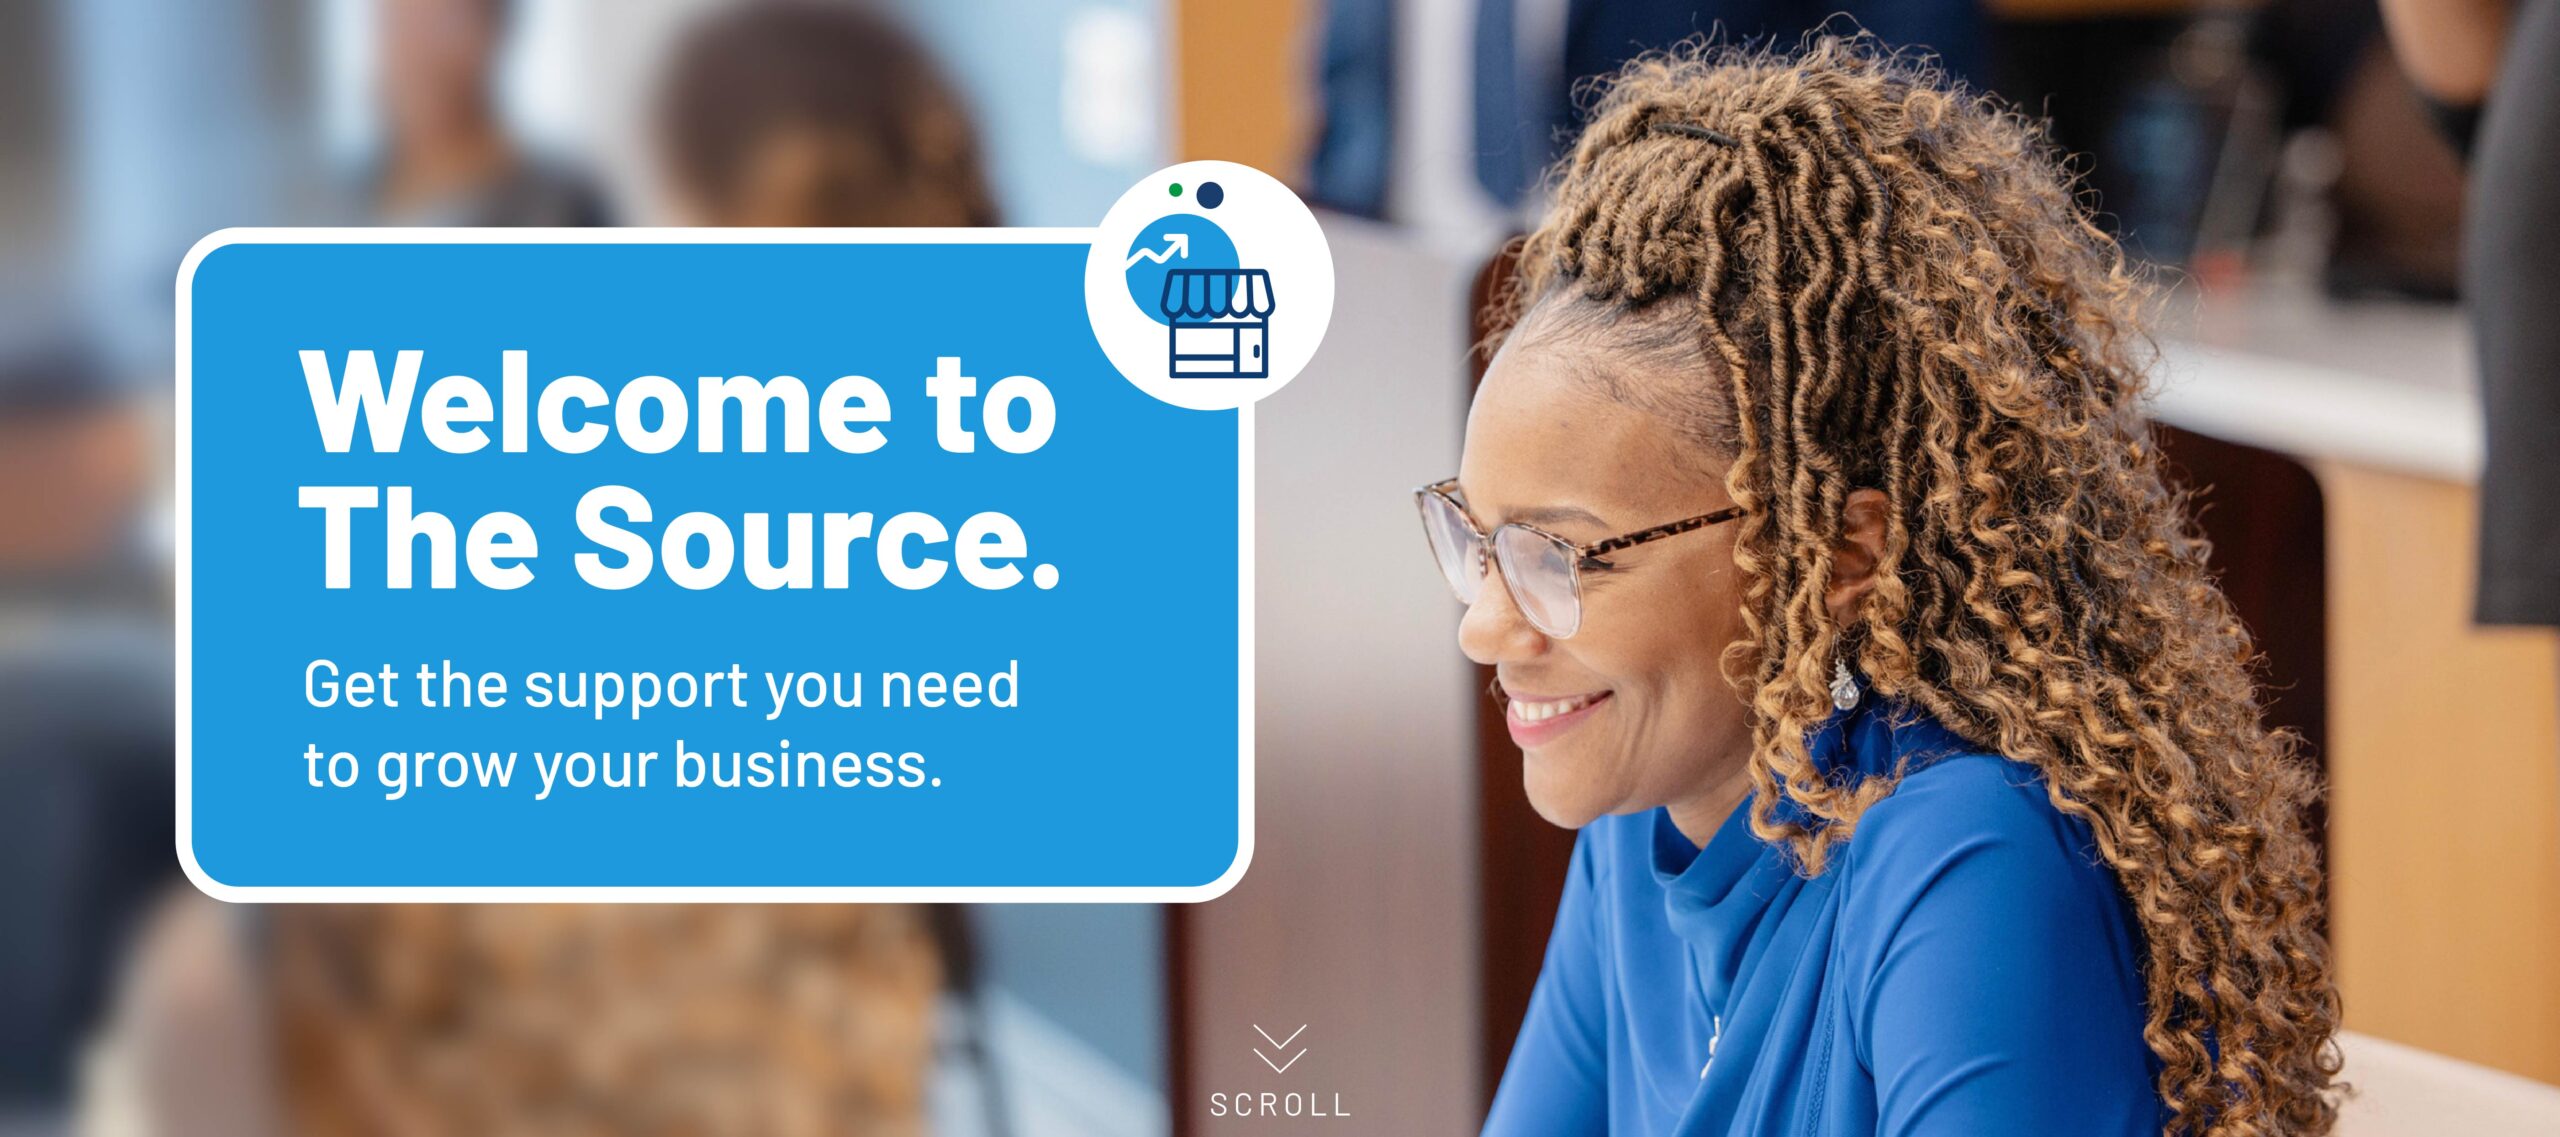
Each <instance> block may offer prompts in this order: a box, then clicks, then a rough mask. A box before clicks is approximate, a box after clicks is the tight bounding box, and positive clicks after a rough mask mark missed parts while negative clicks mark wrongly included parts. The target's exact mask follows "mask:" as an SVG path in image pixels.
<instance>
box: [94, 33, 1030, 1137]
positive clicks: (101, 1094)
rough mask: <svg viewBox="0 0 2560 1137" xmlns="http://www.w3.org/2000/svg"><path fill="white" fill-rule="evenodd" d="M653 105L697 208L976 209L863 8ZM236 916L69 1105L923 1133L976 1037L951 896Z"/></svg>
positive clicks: (979, 218) (173, 959)
mask: <svg viewBox="0 0 2560 1137" xmlns="http://www.w3.org/2000/svg"><path fill="white" fill-rule="evenodd" d="M658 112H659V116H660V120H659V127H660V137H661V140H662V143H663V144H664V148H665V154H664V160H665V162H666V164H667V166H668V172H669V175H670V181H671V185H670V187H669V188H670V191H671V194H672V196H674V197H675V198H676V199H677V200H678V201H679V202H680V203H681V204H682V206H683V208H684V209H685V211H686V215H687V220H688V221H689V222H690V223H694V224H707V225H814V226H891V225H915V224H935V225H944V224H949V225H958V224H992V223H994V219H995V213H994V209H993V206H992V204H991V202H992V198H991V197H990V195H989V193H988V190H987V187H986V184H985V181H984V178H983V176H982V174H981V172H980V168H979V165H978V160H977V143H976V139H975V133H974V130H973V129H972V127H971V124H970V122H969V120H968V118H967V117H966V116H965V114H964V113H963V112H962V110H961V107H960V104H959V102H958V100H957V99H956V98H955V97H953V96H952V95H951V93H950V89H949V88H948V87H947V86H946V85H944V84H942V82H941V80H940V79H939V77H938V73H937V72H936V71H935V70H934V68H933V67H932V66H931V63H930V60H929V59H928V58H927V57H926V56H925V55H924V54H923V52H922V51H921V49H920V48H918V47H917V46H916V44H915V43H914V42H913V41H912V40H909V39H908V38H906V37H905V36H904V35H903V34H902V33H901V32H899V31H898V29H897V28H896V27H895V26H894V25H891V24H889V23H887V22H886V21H884V20H882V19H881V18H879V17H878V16H876V15H874V14H871V13H869V12H867V11H863V10H859V9H855V8H852V7H849V6H846V5H840V4H825V3H755V4H747V5H742V6H739V7H736V8H731V9H727V10H724V11H721V12H718V13H715V14H714V15H712V16H710V17H708V18H707V19H705V20H704V21H703V22H702V23H701V24H699V25H697V26H696V27H695V28H693V29H692V30H691V31H689V32H688V33H687V34H686V35H685V37H684V39H683V40H682V41H681V42H680V44H679V45H678V48H677V51H676V55H675V62H674V64H673V66H672V68H671V70H670V72H669V77H668V80H667V82H666V85H665V86H664V88H663V89H662V91H661V95H660V101H659V106H658ZM225 911H226V910H224V909H220V908H218V907H217V906H215V905H213V904H211V903H210V902H208V901H205V900H204V899H202V898H201V897H194V896H184V897H180V898H177V899H176V900H174V901H172V903H171V904H170V905H169V906H168V909H167V910H166V911H165V912H163V913H162V914H161V916H160V918H159V919H158V921H157V925H156V927H157V930H156V931H155V932H154V934H153V935H152V937H151V939H150V940H149V941H148V942H147V943H146V945H145V947H144V948H143V949H142V951H141V952H140V953H139V954H138V956H137V958H136V959H135V961H134V962H133V964H132V966H131V969H130V977H129V978H128V980H127V985H126V989H125V993H124V998H123V1007H122V1009H121V1011H120V1012H119V1026H118V1029H117V1031H116V1032H115V1038H114V1043H113V1044H112V1045H111V1046H109V1047H108V1048H106V1049H104V1050H103V1051H102V1057H101V1059H100V1061H99V1062H98V1063H97V1071H96V1078H95V1080H94V1083H93V1089H92V1093H91V1094H90V1095H89V1100H88V1101H87V1102H86V1103H85V1112H86V1114H87V1116H88V1117H89V1118H91V1119H95V1120H97V1121H98V1122H99V1123H100V1125H101V1126H102V1127H107V1128H112V1127H113V1126H114V1125H116V1124H118V1123H119V1122H126V1123H129V1124H130V1125H132V1126H133V1127H134V1128H136V1129H139V1130H142V1131H145V1132H149V1133H152V1134H156V1135H159V1137H232V1135H233V1134H240V1135H242V1137H247V1135H251V1134H259V1135H267V1134H273V1135H277V1137H342V1135H346V1137H352V1135H358V1134H367V1135H369V1134H409V1135H419V1137H445V1135H455V1137H460V1135H469V1137H505V1135H509V1134H564V1133H565V1134H622V1133H685V1134H697V1135H704V1137H718V1135H727V1134H735V1135H739V1137H749V1135H754V1137H798V1135H802V1134H808V1135H828V1134H845V1135H861V1137H871V1135H897V1134H909V1133H920V1132H923V1131H924V1130H925V1127H926V1124H927V1122H928V1120H929V1119H928V1116H927V1110H926V1099H927V1092H928V1085H929V1082H930V1077H931V1075H932V1073H933V1068H934V1065H935V1061H936V1053H937V1049H938V1048H939V1045H940V1042H941V1040H940V1039H938V1038H937V1021H936V1015H937V1013H938V1009H939V1008H940V1006H941V1005H942V1004H941V996H942V995H943V993H944V990H945V987H946V986H949V987H950V988H951V989H952V992H953V993H954V994H955V995H956V996H957V997H958V999H959V1005H958V1006H957V1007H956V1008H955V1009H957V1010H959V1011H960V1012H961V1013H962V1017H963V1018H964V1019H971V1020H974V1021H972V1022H971V1024H970V1027H969V1029H970V1039H969V1041H970V1043H971V1044H973V1045H975V1044H982V1042H983V1038H984V1034H985V1020H984V1018H983V1016H981V1015H977V1014H976V1011H977V1007H976V1000H975V998H974V995H975V991H974V989H973V988H974V982H975V972H976V966H975V964H976V961H975V959H974V952H973V951H972V948H971V944H970V942H969V940H970V937H969V928H968V925H967V924H966V922H965V921H964V920H962V919H961V917H960V913H961V911H962V910H960V909H956V908H950V907H935V908H924V907H917V906H909V905H886V904H874V905H805V906H763V907H747V906H636V907H617V906H593V905H548V906H484V905H472V906H364V907H284V908H278V909H274V910H272V912H270V913H268V914H266V915H265V916H264V918H263V919H262V920H260V921H256V922H252V923H249V924H248V926H233V924H232V922H230V921H227V920H226V919H225ZM238 992H246V993H247V995H246V997H243V996H242V995H240V994H237V993H238ZM972 1060H973V1061H974V1062H975V1064H976V1065H977V1067H978V1069H977V1070H976V1071H975V1072H976V1074H977V1075H978V1080H979V1084H980V1087H981V1088H982V1089H988V1090H989V1091H990V1092H989V1093H988V1100H987V1101H986V1102H985V1103H984V1105H983V1106H982V1107H981V1109H980V1116H982V1117H984V1118H986V1119H987V1120H986V1121H985V1125H986V1126H987V1128H988V1129H989V1131H998V1132H1000V1131H1002V1130H1003V1128H1004V1120H1003V1119H1004V1116H1005V1115H1004V1109H1003V1104H1002V1100H1001V1098H1000V1097H998V1096H997V1095H995V1094H994V1093H992V1091H991V1087H992V1081H991V1077H992V1075H991V1071H990V1070H989V1069H988V1063H987V1059H986V1055H985V1054H984V1053H983V1052H980V1053H977V1054H975V1055H973V1056H972ZM243 1087H245V1090H244V1089H243ZM102 1137H103V1135H102Z"/></svg>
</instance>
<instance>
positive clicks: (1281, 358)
mask: <svg viewBox="0 0 2560 1137" xmlns="http://www.w3.org/2000/svg"><path fill="white" fill-rule="evenodd" d="M1168 182H1179V183H1181V184H1182V188H1183V193H1182V195H1181V196H1180V197H1175V196H1173V195H1171V194H1168V193H1167V192H1166V188H1165V187H1166V183H1168ZM1203 182H1216V183H1218V185H1219V188H1221V189H1224V190H1225V191H1226V199H1225V200H1224V201H1222V202H1220V203H1219V204H1218V206H1216V207H1215V208H1211V209H1203V208H1201V207H1200V205H1199V203H1198V201H1197V200H1196V196H1197V193H1198V189H1199V186H1200V184H1201V183H1203ZM1168 213H1191V214H1195V215H1198V216H1201V217H1205V218H1207V219H1209V220H1211V221H1214V222H1216V223H1217V224H1218V227H1219V228H1220V229H1224V230H1226V233H1227V236H1228V237H1230V238H1232V239H1233V240H1234V241H1235V243H1236V259H1237V262H1238V264H1239V266H1240V267H1243V268H1254V269H1265V270H1268V271H1269V272H1270V273H1271V292H1272V296H1273V299H1274V304H1273V307H1272V312H1271V328H1270V332H1269V334H1268V335H1267V336H1266V338H1265V341H1264V342H1265V345H1266V346H1265V350H1266V351H1268V352H1269V353H1270V368H1269V370H1270V375H1269V377H1267V378H1262V379H1234V378H1227V377H1223V376H1214V375H1193V376H1183V377H1180V378H1176V377H1174V376H1172V375H1170V374H1168V373H1167V368H1168V363H1169V360H1168V358H1167V356H1168V352H1169V350H1170V349H1169V346H1168V342H1167V337H1168V334H1169V333H1168V330H1167V329H1166V327H1165V325H1164V324H1162V323H1160V322H1158V321H1157V320H1156V319H1155V318H1154V317H1153V316H1150V315H1148V314H1147V313H1146V312H1144V311H1141V310H1140V309H1139V308H1138V303H1137V301H1135V300H1133V299H1131V298H1130V296H1129V285H1128V282H1127V278H1126V272H1125V268H1126V263H1127V259H1128V256H1129V242H1130V241H1132V240H1134V239H1136V237H1137V235H1138V233H1139V232H1140V231H1141V230H1144V229H1145V228H1146V227H1147V225H1148V224H1149V223H1150V222H1153V221H1154V220H1155V219H1157V218H1159V217H1162V216H1164V215H1165V214H1168ZM1333 283H1334V282H1333V250H1332V248H1331V247H1330V246H1328V245H1326V244H1325V239H1324V227H1323V226H1321V225H1318V224H1317V223H1316V215H1315V214H1314V213H1313V212H1311V211H1310V210H1308V209H1307V204H1306V203H1305V202H1303V201H1300V200H1298V195H1297V194H1296V193H1295V192H1293V191H1292V190H1290V188H1289V187H1288V186H1286V185H1283V184H1281V182H1280V180H1279V179H1278V178H1274V177H1272V176H1271V175H1269V174H1266V173H1263V172H1262V171H1260V170H1257V169H1254V168H1253V167H1251V166H1245V165H1239V164H1237V163H1234V162H1218V161H1199V162H1183V163H1180V164H1178V165H1172V166H1167V167H1165V168H1164V169H1161V170H1158V171H1156V172H1155V173H1152V174H1149V175H1147V176H1146V177H1145V178H1143V179H1140V180H1139V182H1138V183H1137V184H1136V185H1133V186H1131V187H1129V189H1128V191H1127V192H1125V193H1122V194H1121V195H1120V200H1119V201H1117V202H1114V203H1113V204H1112V206H1111V211H1110V212H1108V213H1105V214H1103V216H1102V225H1101V227H1100V228H1099V229H1096V230H1095V231H1094V237H1093V248H1092V251H1090V252H1088V253H1087V254H1085V263H1084V302H1085V312H1086V314H1087V315H1088V316H1089V317H1091V318H1092V320H1093V338H1094V342H1096V343H1099V344H1101V345H1102V352H1103V354H1105V355H1108V356H1110V357H1111V363H1112V365H1113V366H1115V367H1118V368H1119V369H1120V374H1121V375H1123V376H1125V377H1126V378H1127V379H1128V380H1129V382H1131V383H1134V384H1136V385H1137V387H1138V389H1139V390H1142V391H1145V392H1146V393H1147V394H1149V395H1151V396H1153V397H1155V398H1156V399H1157V400H1159V401H1161V402H1166V403H1171V404H1173V405H1174V406H1177V407H1188V408H1190V409H1192V410H1195V411H1226V410H1234V409H1236V408H1238V407H1243V406H1248V405H1250V404H1252V403H1255V402H1258V401H1260V400H1262V399H1264V398H1267V397H1269V396H1270V395H1271V393H1272V392H1274V391H1278V390H1279V389H1280V388H1282V387H1284V386H1287V385H1288V382H1289V380H1291V379H1294V378H1297V376H1298V373H1299V372H1301V371H1304V370H1306V367H1307V364H1308V363H1309V362H1310V361H1312V360H1314V359H1315V356H1316V347H1317V345H1319V344H1321V343H1323V342H1324V333H1325V329H1326V328H1327V327H1328V326H1330V325H1331V324H1332V323H1333Z"/></svg>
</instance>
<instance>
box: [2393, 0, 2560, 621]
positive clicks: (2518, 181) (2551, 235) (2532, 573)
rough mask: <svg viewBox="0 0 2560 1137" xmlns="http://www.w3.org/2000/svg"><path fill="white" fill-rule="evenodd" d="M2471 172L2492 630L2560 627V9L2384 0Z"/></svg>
mask: <svg viewBox="0 0 2560 1137" xmlns="http://www.w3.org/2000/svg"><path fill="white" fill-rule="evenodd" d="M2382 8H2383V14H2384V16H2385V18H2386V22H2387V23H2388V24H2389V26H2390V29H2391V36H2392V41H2393V44H2394V46H2395V48H2396V49H2397V50H2398V52H2399V54H2400V58H2401V61H2402V65H2403V66H2404V67H2405V68H2406V69H2407V70H2408V72H2409V76H2410V79H2411V80H2412V81H2413V82H2415V83H2416V84H2417V85H2418V89H2419V90H2420V91H2421V92H2422V93H2423V94H2425V95H2426V97H2427V100H2428V102H2429V104H2430V105H2431V106H2433V107H2434V108H2435V110H2436V114H2437V121H2438V122H2439V123H2440V124H2441V125H2443V126H2444V128H2445V131H2446V133H2447V135H2448V136H2450V137H2451V138H2452V139H2453V140H2454V142H2455V144H2456V146H2457V147H2458V148H2459V149H2461V150H2462V151H2463V152H2464V154H2465V155H2466V158H2467V160H2468V163H2469V166H2470V182H2471V184H2470V187H2469V190H2468V195H2469V196H2468V201H2467V204H2466V207H2465V210H2464V217H2465V219H2466V225H2465V228H2466V232H2465V233H2464V235H2463V250H2462V251H2463V257H2462V292H2463V300H2464V303H2465V304H2466V306H2467V307H2468V308H2469V310H2470V316H2471V326H2472V331H2473V334H2474V336H2475V337H2476V339H2477V341H2478V345H2479V353H2480V402H2481V409H2482V411H2483V412H2484V418H2485V431H2486V436H2487V443H2488V447H2487V449H2488V454H2487V460H2486V462H2485V464H2484V467H2483V469H2482V470H2481V473H2480V553H2479V555H2480V581H2479V587H2478V596H2477V598H2476V603H2475V609H2474V615H2475V616H2476V617H2477V618H2478V619H2479V621H2480V622H2481V623H2484V624H2528V625H2542V626H2560V466H2555V464H2554V462H2553V460H2552V455H2553V454H2554V453H2555V452H2560V322H2555V321H2554V320H2553V319H2552V316H2551V313H2552V311H2553V310H2554V309H2555V308H2560V232H2555V230H2554V229H2553V227H2552V224H2551V217H2552V214H2553V213H2554V212H2555V211H2560V176H2555V172H2556V171H2560V2H2554V0H2533V2H2529V3H2517V2H2514V0H2425V2H2416V0H2386V2H2385V3H2384V4H2383V6H2382Z"/></svg>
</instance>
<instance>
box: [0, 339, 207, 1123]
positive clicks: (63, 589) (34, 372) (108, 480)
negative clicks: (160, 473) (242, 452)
mask: <svg viewBox="0 0 2560 1137" xmlns="http://www.w3.org/2000/svg"><path fill="white" fill-rule="evenodd" d="M154 445H155V443H154V440H153V432H152V427H151V425H150V423H149V421H148V415H147V413H146V411H145V409H144V407H143V405H142V404H141V403H140V402H139V400H138V399H137V398H136V397H135V395H134V393H132V392H131V391H129V390H127V389H125V387H124V385H123V384H121V383H119V382H118V381H117V377H116V376H115V375H114V374H113V372H112V369H111V368H110V367H109V366H108V364H107V363H106V362H105V361H104V359H103V357H102V355H101V354H100V353H98V352H97V351H95V350H93V349H91V348H90V347H89V346H88V345H87V344H85V343H84V342H81V341H79V340H76V339H69V338H61V337H59V336H57V335H54V334H46V335H44V336H39V337H34V338H32V339H31V340H23V341H21V340H13V341H12V342H11V345H10V346H8V347H6V348H0V1134H10V1135H13V1137H14V1134H16V1133H19V1132H49V1131H52V1127H53V1126H56V1125H58V1124H59V1120H60V1118H61V1116H62V1114H63V1111H64V1109H65V1104H66V1102H67V1100H68V1097H69V1093H70V1086H71V1080H72V1067H73V1064H74V1059H75V1055H76V1053H77V1050H78V1047H79V1044H80V1040H81V1039H82V1038H84V1037H85V1036H86V1035H87V1033H88V1032H89V1031H90V1030H91V1029H92V1028H93V1027H94V1025H95V1023H96V1020H97V1018H98V1015H99V1013H100V1011H101V1007H102V1004H103V1003H104V1001H105V990H106V987H107V983H108V979H109V962H110V961H111V960H112V958H113V956H114V954H115V952H116V951H117V950H118V949H119V948H120V946H121V945H122V944H123V943H124V942H125V940H126V938H127V936H128V933H129V925H130V924H131V923H133V922H134V920H135V919H136V916H137V914H138V912H139V910H140V909H141V908H142V907H143V905H144V904H145V903H146V902H147V901H148V899H149V897H150V896H151V895H152V894H153V893H154V892H156V891H158V890H159V889H160V888H162V887H164V886H165V885H166V883H167V882H168V881H170V880H172V879H174V878H175V877H176V865H175V863H174V862H173V861H172V860H171V858H170V854H169V838H170V830H169V818H170V816H171V815H172V814H173V813H174V811H175V808H176V806H175V787H174V785H173V783H172V779H171V776H170V771H171V763H172V761H173V759H172V751H171V742H172V739H173V737H174V734H175V726H174V722H173V717H172V715H173V708H174V706H175V697H174V694H173V690H172V678H173V674H174V673H173V670H172V663H171V661H172V658H173V644H172V641H171V638H170V631H169V623H168V620H169V611H168V600H167V593H166V589H167V584H168V578H167V575H166V571H165V567H164V566H163V565H161V564H160V563H159V562H158V561H157V560H156V558H155V557H154V555H153V550H152V549H150V548H149V547H148V546H147V545H146V544H145V542H144V541H143V540H142V525H141V522H140V520H139V517H140V515H141V513H142V511H143V508H144V505H145V491H146V488H147V487H148V486H149V485H150V483H151V481H152V478H153V471H152V469H151V462H150V459H149V455H150V452H151V450H152V448H153V446H154Z"/></svg>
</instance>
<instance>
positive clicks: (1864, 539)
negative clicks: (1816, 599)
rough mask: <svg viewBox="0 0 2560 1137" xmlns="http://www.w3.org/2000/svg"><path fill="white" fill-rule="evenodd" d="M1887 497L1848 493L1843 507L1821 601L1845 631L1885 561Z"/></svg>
mask: <svg viewBox="0 0 2560 1137" xmlns="http://www.w3.org/2000/svg"><path fill="white" fill-rule="evenodd" d="M1885 505H1886V502H1885V497H1884V491H1883V490H1875V489H1858V490H1850V491H1849V499H1848V500H1847V501H1845V502H1842V503H1841V506H1840V539H1839V541H1838V542H1836V543H1835V544H1833V545H1832V547H1831V583H1830V586H1829V587H1828V588H1827V589H1826V590H1825V591H1824V592H1823V595H1822V602H1823V603H1824V604H1825V605H1826V606H1828V607H1829V608H1830V609H1831V624H1832V626H1833V627H1839V628H1845V627H1848V626H1849V625H1850V624H1851V623H1853V622H1854V621H1856V620H1857V618H1858V605H1859V603H1860V602H1862V601H1864V600H1865V599H1866V598H1867V593H1868V592H1870V591H1873V590H1874V589H1875V586H1876V565H1877V564H1878V563H1880V562H1882V561H1883V560H1884V522H1885Z"/></svg>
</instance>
